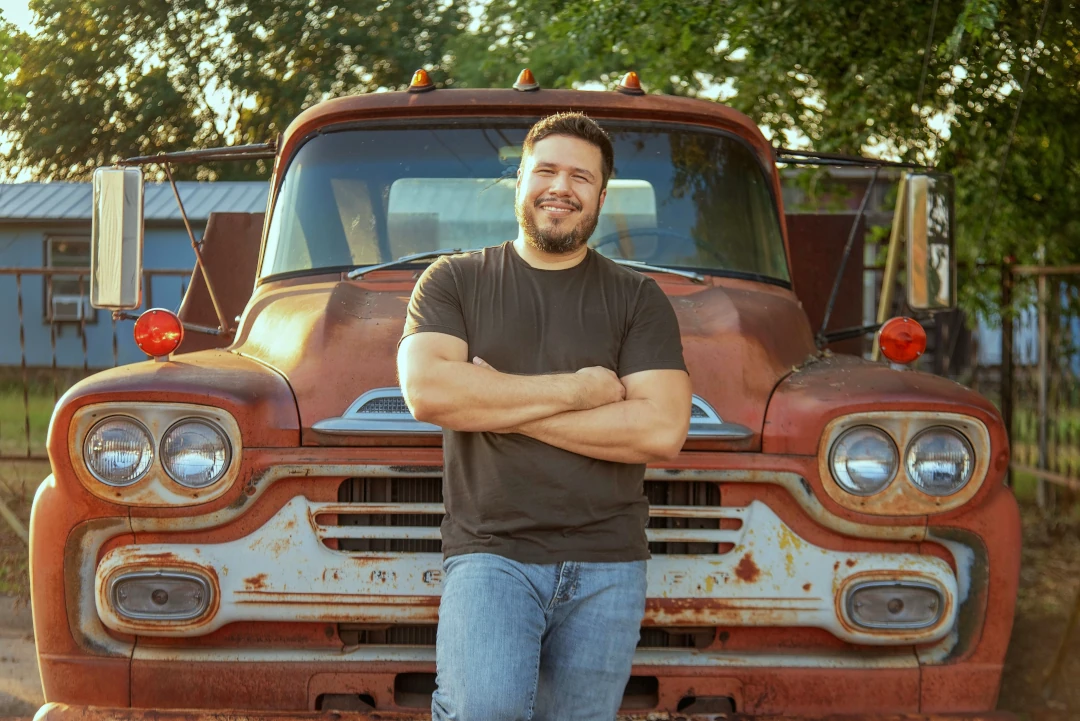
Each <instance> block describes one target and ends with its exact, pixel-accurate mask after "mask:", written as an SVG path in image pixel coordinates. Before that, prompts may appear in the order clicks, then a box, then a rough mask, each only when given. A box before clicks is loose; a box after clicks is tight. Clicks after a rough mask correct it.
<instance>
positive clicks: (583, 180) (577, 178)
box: [574, 175, 589, 183]
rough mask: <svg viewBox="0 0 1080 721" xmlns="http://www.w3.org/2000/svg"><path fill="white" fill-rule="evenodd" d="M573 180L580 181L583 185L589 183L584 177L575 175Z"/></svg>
mask: <svg viewBox="0 0 1080 721" xmlns="http://www.w3.org/2000/svg"><path fill="white" fill-rule="evenodd" d="M574 180H580V181H581V182H583V183H587V182H589V179H588V178H586V177H585V176H584V175H575V176H574Z"/></svg>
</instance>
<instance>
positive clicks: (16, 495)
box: [0, 461, 49, 600]
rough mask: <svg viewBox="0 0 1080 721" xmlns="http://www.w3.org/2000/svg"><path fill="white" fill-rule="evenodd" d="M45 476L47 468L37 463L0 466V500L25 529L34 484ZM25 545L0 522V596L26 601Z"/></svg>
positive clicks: (27, 523) (27, 560)
mask: <svg viewBox="0 0 1080 721" xmlns="http://www.w3.org/2000/svg"><path fill="white" fill-rule="evenodd" d="M47 475H49V464H48V463H43V462H40V461H2V462H0V499H2V500H3V501H4V503H5V504H6V505H7V507H8V508H10V509H11V510H12V511H14V513H15V515H16V516H18V517H19V519H20V520H21V521H22V522H23V525H25V526H28V525H29V523H30V506H31V504H32V503H33V500H34V493H35V491H37V487H38V484H39V483H41V481H42V480H43V479H44V478H45V477H46V476H47ZM28 562H29V556H28V553H27V547H26V544H24V543H23V541H22V539H21V538H19V536H18V535H17V534H16V533H15V531H13V530H12V529H11V528H10V527H9V526H8V525H7V523H5V522H4V521H2V520H0V594H4V595H7V596H15V597H17V598H20V599H23V600H29V598H30V578H29V576H28V574H27V565H28Z"/></svg>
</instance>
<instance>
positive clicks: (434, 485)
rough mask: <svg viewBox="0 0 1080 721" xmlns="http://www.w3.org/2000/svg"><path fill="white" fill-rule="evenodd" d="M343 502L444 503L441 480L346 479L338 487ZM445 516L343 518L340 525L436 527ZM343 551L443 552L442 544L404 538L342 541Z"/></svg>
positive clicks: (364, 515) (340, 544)
mask: <svg viewBox="0 0 1080 721" xmlns="http://www.w3.org/2000/svg"><path fill="white" fill-rule="evenodd" d="M338 502H339V503H442V479H441V478H346V479H345V480H344V481H343V482H342V484H341V486H339V487H338ZM440 523H442V516H441V515H438V514H434V513H430V514H429V513H424V514H415V515H408V516H406V515H401V514H395V513H379V514H359V513H358V514H355V515H339V516H338V525H339V526H434V527H438V526H439V524H440ZM338 548H339V549H340V550H342V551H398V552H401V553H440V552H441V551H442V542H441V541H426V540H415V539H404V538H385V539H384V538H374V539H367V538H342V539H340V540H339V541H338Z"/></svg>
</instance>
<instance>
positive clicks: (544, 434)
mask: <svg viewBox="0 0 1080 721" xmlns="http://www.w3.org/2000/svg"><path fill="white" fill-rule="evenodd" d="M507 430H508V431H509V432H512V433H521V434H522V435H526V436H529V437H530V438H535V439H536V440H538V441H543V442H544V443H547V444H548V445H551V446H555V447H557V448H562V449H563V450H566V451H571V452H572V453H577V454H579V455H582V456H588V457H590V458H597V459H600V460H602V461H614V462H617V463H650V462H653V461H659V460H666V459H669V458H672V457H674V456H675V455H677V454H678V452H679V450H680V449H681V448H682V445H683V441H684V440H685V439H686V428H685V426H684V425H683V424H682V423H681V422H680V421H679V420H678V419H673V418H668V417H667V416H666V414H664V413H663V412H662V411H661V410H660V409H659V408H658V407H657V406H656V405H655V404H654V403H653V402H652V401H649V400H627V401H622V402H621V403H611V404H608V405H606V406H600V407H599V408H593V409H591V410H587V411H571V412H567V413H560V414H559V415H555V416H550V417H547V418H541V419H539V420H535V421H531V422H528V423H524V424H520V425H517V426H515V427H513V428H509V429H507Z"/></svg>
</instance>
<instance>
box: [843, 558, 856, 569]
mask: <svg viewBox="0 0 1080 721" xmlns="http://www.w3.org/2000/svg"><path fill="white" fill-rule="evenodd" d="M844 563H846V564H847V567H848V568H851V567H852V566H854V565H855V559H854V558H849V559H848V560H846V561H844Z"/></svg>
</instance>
